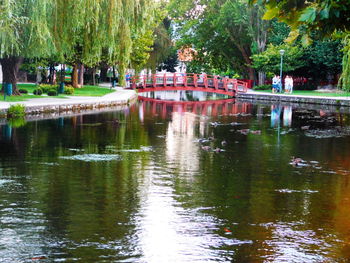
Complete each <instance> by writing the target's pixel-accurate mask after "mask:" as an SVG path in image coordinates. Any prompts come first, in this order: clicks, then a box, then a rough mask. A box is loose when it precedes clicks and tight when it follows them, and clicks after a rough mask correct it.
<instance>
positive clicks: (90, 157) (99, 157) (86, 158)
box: [60, 154, 122, 162]
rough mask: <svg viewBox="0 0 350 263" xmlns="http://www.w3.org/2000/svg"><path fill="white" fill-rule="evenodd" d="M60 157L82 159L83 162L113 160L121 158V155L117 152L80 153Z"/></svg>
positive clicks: (74, 159)
mask: <svg viewBox="0 0 350 263" xmlns="http://www.w3.org/2000/svg"><path fill="white" fill-rule="evenodd" d="M60 158H61V159H65V160H73V161H83V162H104V161H114V160H117V161H119V160H121V159H122V157H121V156H120V155H119V154H80V155H72V156H61V157H60Z"/></svg>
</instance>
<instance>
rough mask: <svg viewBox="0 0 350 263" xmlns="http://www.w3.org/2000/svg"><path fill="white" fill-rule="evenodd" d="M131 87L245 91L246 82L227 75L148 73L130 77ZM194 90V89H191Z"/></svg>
mask: <svg viewBox="0 0 350 263" xmlns="http://www.w3.org/2000/svg"><path fill="white" fill-rule="evenodd" d="M131 82H132V84H131V88H133V89H140V90H142V89H146V88H148V89H149V88H157V87H159V90H161V87H167V86H171V87H181V86H182V87H195V88H201V90H202V91H203V90H204V89H208V90H207V91H208V92H215V90H217V91H219V90H220V91H226V92H233V93H237V92H246V91H247V87H248V85H247V82H245V81H242V80H237V79H230V78H227V77H221V76H215V75H207V74H194V73H171V74H169V73H158V74H149V75H137V76H133V77H132V79H131ZM193 90H195V89H193Z"/></svg>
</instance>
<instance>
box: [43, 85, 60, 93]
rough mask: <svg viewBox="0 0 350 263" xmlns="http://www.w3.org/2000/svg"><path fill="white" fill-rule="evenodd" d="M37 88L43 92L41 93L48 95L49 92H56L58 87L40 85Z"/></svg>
mask: <svg viewBox="0 0 350 263" xmlns="http://www.w3.org/2000/svg"><path fill="white" fill-rule="evenodd" d="M38 88H40V89H41V90H42V91H43V93H48V92H49V91H50V90H53V89H55V90H56V91H57V89H58V86H57V85H50V84H40V85H39V86H38Z"/></svg>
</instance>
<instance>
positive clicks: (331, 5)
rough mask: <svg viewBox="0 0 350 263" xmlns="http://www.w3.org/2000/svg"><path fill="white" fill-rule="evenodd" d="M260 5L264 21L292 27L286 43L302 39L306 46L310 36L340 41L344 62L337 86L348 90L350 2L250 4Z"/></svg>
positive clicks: (254, 0)
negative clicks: (263, 10) (342, 47)
mask: <svg viewBox="0 0 350 263" xmlns="http://www.w3.org/2000/svg"><path fill="white" fill-rule="evenodd" d="M250 2H251V3H252V4H253V3H257V2H259V3H261V4H263V5H264V6H265V7H266V9H267V11H266V13H265V15H264V17H263V18H264V19H273V18H278V19H279V20H280V21H282V22H285V23H287V24H288V25H290V27H291V29H292V30H291V32H290V34H289V40H290V41H293V40H295V39H297V37H298V36H299V35H302V42H303V43H304V44H309V43H310V42H311V36H312V35H313V36H314V37H315V36H316V37H320V38H327V37H333V38H340V39H342V42H343V45H344V50H343V52H344V53H343V54H344V55H343V61H342V66H343V70H342V76H341V78H340V84H341V85H342V87H343V88H344V89H346V90H350V1H348V0H330V1H323V0H314V1H307V0H281V1H275V0H273V1H269V0H259V1H258V0H250Z"/></svg>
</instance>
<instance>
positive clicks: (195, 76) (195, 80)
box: [193, 74, 198, 88]
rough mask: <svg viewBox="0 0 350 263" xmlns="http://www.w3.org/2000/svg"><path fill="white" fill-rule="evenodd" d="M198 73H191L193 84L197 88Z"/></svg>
mask: <svg viewBox="0 0 350 263" xmlns="http://www.w3.org/2000/svg"><path fill="white" fill-rule="evenodd" d="M197 81H198V75H197V74H193V85H194V86H195V87H196V88H197V87H198V82H197Z"/></svg>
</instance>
